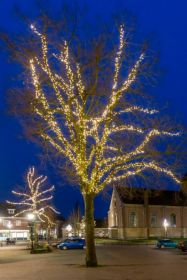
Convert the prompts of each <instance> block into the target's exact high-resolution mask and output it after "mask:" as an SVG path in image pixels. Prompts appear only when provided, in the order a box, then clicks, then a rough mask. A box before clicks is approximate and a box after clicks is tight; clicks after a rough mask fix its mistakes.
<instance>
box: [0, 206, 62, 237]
mask: <svg viewBox="0 0 187 280" xmlns="http://www.w3.org/2000/svg"><path fill="white" fill-rule="evenodd" d="M16 211H17V210H16V208H14V206H13V205H10V204H8V203H5V202H3V203H0V242H2V241H6V240H7V238H10V239H14V240H16V241H19V240H20V241H24V240H29V239H30V221H29V220H28V217H27V214H26V213H25V214H24V215H20V216H17V217H15V215H16ZM35 223H36V227H37V233H38V237H39V238H41V239H46V238H53V239H56V238H59V237H61V232H62V227H63V224H64V218H63V217H62V216H59V215H58V216H55V217H54V225H53V226H51V227H50V228H49V227H47V225H46V224H45V223H41V222H40V221H36V222H35Z"/></svg>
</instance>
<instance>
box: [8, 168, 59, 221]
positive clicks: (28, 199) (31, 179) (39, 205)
mask: <svg viewBox="0 0 187 280" xmlns="http://www.w3.org/2000/svg"><path fill="white" fill-rule="evenodd" d="M46 180H47V177H46V176H43V175H41V176H38V177H37V176H36V172H35V168H34V167H31V168H29V171H28V173H27V191H26V192H17V191H14V190H13V191H12V193H13V194H15V195H17V196H19V197H20V198H21V199H20V202H12V201H8V200H7V203H9V204H12V205H18V206H21V207H22V209H21V210H20V211H19V212H18V213H17V214H16V215H15V216H19V215H21V214H24V213H25V214H28V215H27V217H28V220H33V219H34V218H36V217H37V219H39V220H40V221H41V222H47V223H48V224H54V222H53V221H52V219H51V217H50V215H49V214H48V211H52V212H54V213H57V214H59V212H57V211H56V210H55V208H54V207H52V206H51V204H50V203H49V202H50V201H51V200H52V198H53V196H52V195H51V192H52V191H53V190H54V186H51V187H49V188H45V186H44V182H46ZM33 215H35V217H34V216H33Z"/></svg>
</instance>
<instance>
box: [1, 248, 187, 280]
mask: <svg viewBox="0 0 187 280" xmlns="http://www.w3.org/2000/svg"><path fill="white" fill-rule="evenodd" d="M84 254H85V252H84V251H83V250H68V251H61V250H56V249H55V250H54V252H53V253H50V254H39V255H30V254H29V252H28V251H27V250H25V249H24V247H23V246H22V247H21V246H15V247H2V248H0V280H11V279H14V280H31V279H32V280H61V279H64V280H70V279H71V280H79V279H88V280H93V279H94V280H97V279H99V280H110V279H112V280H114V279H115V280H122V279H123V280H136V279H137V280H140V279H141V280H160V279H161V280H162V279H163V280H178V279H180V280H183V279H187V269H186V268H187V254H184V253H181V252H180V251H179V250H178V249H161V250H158V249H155V248H154V246H150V245H149V246H146V245H136V246H135V245H103V246H101V245H100V246H97V255H98V261H99V264H100V265H101V266H99V267H98V268H85V267H84V265H83V264H84Z"/></svg>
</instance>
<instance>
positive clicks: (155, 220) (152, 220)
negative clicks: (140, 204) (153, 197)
mask: <svg viewBox="0 0 187 280" xmlns="http://www.w3.org/2000/svg"><path fill="white" fill-rule="evenodd" d="M150 220H151V227H156V225H157V216H156V214H151V219H150Z"/></svg>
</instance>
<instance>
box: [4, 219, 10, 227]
mask: <svg viewBox="0 0 187 280" xmlns="http://www.w3.org/2000/svg"><path fill="white" fill-rule="evenodd" d="M10 224H11V222H10V221H9V220H3V225H4V226H5V227H8V226H9V225H10Z"/></svg>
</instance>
